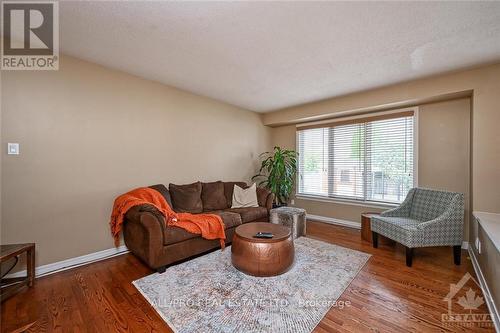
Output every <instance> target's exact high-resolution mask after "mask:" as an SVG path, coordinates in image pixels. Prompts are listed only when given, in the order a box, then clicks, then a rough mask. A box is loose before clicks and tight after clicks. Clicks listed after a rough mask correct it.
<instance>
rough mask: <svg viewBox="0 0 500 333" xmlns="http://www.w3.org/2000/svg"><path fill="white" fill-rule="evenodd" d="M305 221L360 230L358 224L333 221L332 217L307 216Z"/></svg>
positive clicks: (338, 220) (339, 220)
mask: <svg viewBox="0 0 500 333" xmlns="http://www.w3.org/2000/svg"><path fill="white" fill-rule="evenodd" d="M307 219H308V220H313V221H319V222H325V223H329V224H335V225H341V226H344V227H349V228H354V229H361V224H360V223H358V222H354V221H347V220H341V219H335V218H333V217H326V216H320V215H312V214H307Z"/></svg>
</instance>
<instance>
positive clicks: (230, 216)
mask: <svg viewBox="0 0 500 333" xmlns="http://www.w3.org/2000/svg"><path fill="white" fill-rule="evenodd" d="M203 214H215V215H219V216H220V217H221V218H222V222H224V227H225V229H228V228H234V227H237V226H239V225H241V224H242V223H243V221H242V220H241V216H240V214H238V213H233V212H229V211H227V210H216V211H210V212H204V213H203Z"/></svg>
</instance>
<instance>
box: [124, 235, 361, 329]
mask: <svg viewBox="0 0 500 333" xmlns="http://www.w3.org/2000/svg"><path fill="white" fill-rule="evenodd" d="M369 258H370V255H369V254H366V253H363V252H359V251H355V250H350V249H347V248H344V247H341V246H337V245H333V244H329V243H325V242H322V241H318V240H314V239H311V238H307V237H301V238H298V239H296V240H295V262H294V265H293V267H292V268H291V269H290V270H289V271H288V272H287V273H284V274H282V275H279V276H275V277H268V278H259V277H253V276H249V275H246V274H244V273H242V272H240V271H238V270H237V269H236V268H234V267H233V266H232V265H231V248H230V247H228V248H226V250H225V251H223V252H221V251H215V252H212V253H210V254H207V255H205V256H203V257H199V258H196V259H193V260H190V261H188V262H185V263H182V264H179V265H176V266H172V267H169V268H168V269H167V270H166V271H165V273H163V274H158V273H155V274H152V275H149V276H146V277H144V278H142V279H139V280H136V281H134V282H133V284H134V285H135V287H136V288H137V289H138V290H139V291H140V292H141V293H142V295H143V296H144V297H145V298H146V299H147V300H148V302H149V303H150V304H151V305H152V306H153V307H154V309H155V310H156V311H157V312H158V313H159V314H160V316H161V317H162V318H163V319H164V320H165V321H166V322H167V324H168V325H169V326H170V328H172V329H173V330H174V332H179V333H191V332H193V333H194V332H196V333H201V332H206V333H215V332H227V333H229V332H294V333H302V332H307V333H308V332H311V331H312V330H313V329H314V328H315V327H316V325H317V324H318V323H319V322H320V321H321V319H322V318H323V317H324V316H325V315H326V313H327V312H328V310H329V309H330V308H331V307H332V306H338V307H344V306H348V304H344V303H341V302H337V299H338V298H339V297H340V295H341V294H342V292H343V291H344V290H345V288H347V286H348V285H349V283H351V281H352V280H353V279H354V277H355V276H356V274H358V272H359V271H360V269H361V268H362V267H363V265H364V264H365V263H366V262H367V260H368V259H369Z"/></svg>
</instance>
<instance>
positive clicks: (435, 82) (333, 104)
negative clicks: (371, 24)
mask: <svg viewBox="0 0 500 333" xmlns="http://www.w3.org/2000/svg"><path fill="white" fill-rule="evenodd" d="M469 91H470V92H472V93H473V101H472V109H473V111H472V119H471V121H472V151H471V153H472V169H471V173H472V203H473V210H478V211H489V212H494V213H499V212H500V135H499V134H498V133H499V130H498V124H500V104H499V96H500V64H496V65H491V66H485V67H481V68H476V69H471V70H467V71H462V72H457V73H452V74H446V75H440V76H435V77H431V78H427V79H421V80H415V81H410V82H406V83H401V84H396V85H392V86H387V87H384V88H380V89H373V90H370V91H366V92H361V93H356V94H351V95H347V96H343V97H338V98H332V99H328V100H325V101H320V102H316V103H311V104H306V105H302V106H297V107H292V108H288V109H284V110H281V111H276V112H272V113H269V114H265V115H264V117H263V121H264V124H266V125H270V126H277V125H279V124H286V123H296V122H300V121H305V120H311V119H320V118H324V117H332V116H335V115H337V116H338V115H340V114H342V113H345V112H352V111H359V112H363V111H369V110H375V109H384V108H385V109H387V108H388V107H396V106H403V105H405V106H407V105H418V104H421V103H422V102H423V101H428V100H432V99H437V98H443V97H446V96H448V97H449V96H450V95H456V94H457V93H463V92H469Z"/></svg>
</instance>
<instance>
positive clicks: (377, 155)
mask: <svg viewBox="0 0 500 333" xmlns="http://www.w3.org/2000/svg"><path fill="white" fill-rule="evenodd" d="M297 140H298V150H299V165H298V168H299V181H298V187H297V191H298V193H299V194H312V195H319V196H325V197H327V196H328V197H335V198H347V199H356V200H367V201H382V202H401V201H403V200H404V198H405V197H406V194H407V193H408V191H409V190H410V189H411V188H412V187H413V186H414V184H413V173H414V172H413V159H414V156H413V116H409V117H408V116H407V117H400V118H394V119H384V120H377V121H370V122H363V123H356V124H348V125H339V126H334V127H329V128H315V129H307V130H301V131H299V132H298V134H297Z"/></svg>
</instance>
